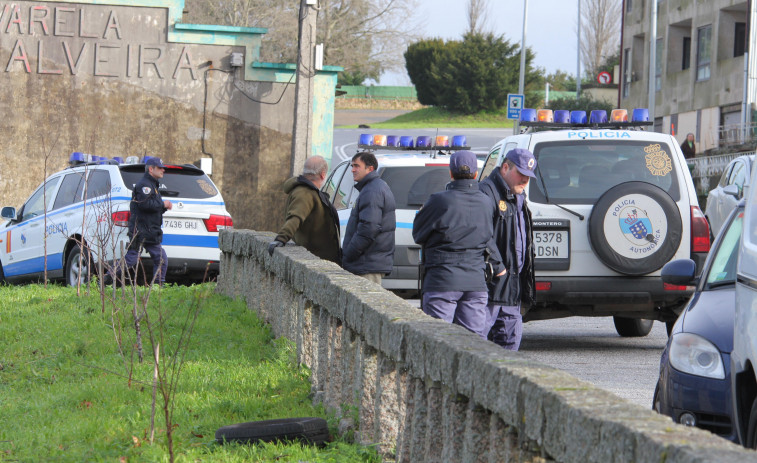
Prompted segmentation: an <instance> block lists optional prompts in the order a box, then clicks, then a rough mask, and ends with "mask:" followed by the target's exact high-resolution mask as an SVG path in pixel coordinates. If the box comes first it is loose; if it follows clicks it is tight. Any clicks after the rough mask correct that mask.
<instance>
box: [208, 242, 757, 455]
mask: <svg viewBox="0 0 757 463" xmlns="http://www.w3.org/2000/svg"><path fill="white" fill-rule="evenodd" d="M272 238H273V234H271V233H259V232H254V231H250V230H230V231H224V232H222V233H221V236H220V239H219V244H220V247H221V250H222V252H223V257H222V260H221V274H220V276H219V281H218V291H219V292H221V293H224V294H227V295H230V296H233V297H241V298H244V299H245V300H246V301H247V304H248V306H249V308H250V309H251V310H254V311H256V312H257V313H258V314H259V315H260V316H261V317H263V318H264V319H265V320H266V321H267V322H268V323H270V324H271V326H272V329H273V331H274V333H275V334H276V335H277V336H285V337H287V338H289V339H292V340H294V341H295V342H296V343H297V354H298V360H299V361H300V362H302V363H303V364H305V365H307V366H308V367H310V369H311V371H312V377H311V382H312V384H313V390H314V391H315V392H316V395H317V396H318V397H319V398H321V399H322V400H323V401H324V403H325V404H326V405H327V406H331V407H334V408H335V409H336V410H337V412H339V411H340V410H341V409H340V408H337V407H338V406H340V405H345V406H347V407H346V408H347V409H348V410H349V409H350V408H351V409H352V410H357V412H358V416H359V420H360V422H359V424H358V427H359V432H358V433H357V435H358V438H359V439H360V441H361V442H364V443H372V444H378V448H379V449H380V450H381V451H382V453H383V454H384V455H385V456H386V457H387V458H390V459H394V460H395V461H402V462H419V461H428V462H437V461H465V462H479V461H480V462H502V461H504V462H513V461H527V462H541V461H560V462H577V463H579V462H580V463H584V462H603V463H604V462H666V463H671V462H686V463H694V462H701V463H704V462H713V461H717V462H733V463H736V462H739V463H740V462H745V461H757V453H755V452H753V451H749V450H745V449H743V448H741V447H738V446H736V445H734V444H731V443H729V442H727V441H725V440H723V439H721V438H720V437H717V436H715V435H713V434H710V433H709V432H706V431H702V430H699V429H695V428H686V427H683V426H679V425H676V424H673V423H672V422H671V421H670V419H669V418H667V417H663V416H660V415H658V414H656V413H654V412H653V411H651V410H648V409H645V408H642V407H640V406H638V405H634V404H631V403H629V402H626V401H624V400H622V399H620V398H618V397H617V396H615V395H613V394H611V393H609V392H607V391H604V390H601V389H599V388H596V387H595V386H593V385H591V384H589V383H586V382H583V381H580V380H578V379H576V378H574V377H572V376H570V375H568V374H566V373H564V372H561V371H559V370H556V369H554V368H551V367H548V366H545V365H541V364H538V363H534V362H532V361H529V360H527V359H525V358H524V357H522V356H521V355H520V354H518V353H517V352H515V353H514V352H509V351H504V350H502V349H501V348H500V347H498V346H496V345H495V344H493V343H490V342H487V341H484V340H482V339H480V338H479V337H478V336H476V335H473V334H471V333H469V332H468V331H466V330H465V329H463V328H461V327H459V326H455V325H450V324H447V323H444V322H442V321H439V320H435V319H432V318H430V317H428V316H426V315H425V314H423V313H422V312H420V311H418V309H416V308H414V307H412V306H410V305H409V304H408V303H406V302H405V301H404V300H402V299H400V298H398V297H397V296H395V295H393V294H392V293H389V292H387V291H385V290H383V289H382V288H380V287H379V286H377V285H375V284H373V283H370V282H369V281H367V280H365V279H363V278H360V277H356V276H354V275H351V274H349V273H347V272H345V271H343V270H342V269H340V268H339V267H338V266H337V265H335V264H333V263H331V262H326V261H323V260H320V259H318V258H316V257H315V256H313V255H312V254H310V253H309V252H307V251H306V250H305V249H304V248H301V247H297V246H285V247H283V248H279V251H277V252H276V253H275V254H274V256H273V257H270V256H269V255H268V252H267V247H268V243H269V242H270V240H271V239H272ZM337 372H339V373H337Z"/></svg>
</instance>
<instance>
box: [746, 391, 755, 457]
mask: <svg viewBox="0 0 757 463" xmlns="http://www.w3.org/2000/svg"><path fill="white" fill-rule="evenodd" d="M746 447H747V448H750V449H755V450H757V399H754V403H752V411H751V413H749V426H747V433H746Z"/></svg>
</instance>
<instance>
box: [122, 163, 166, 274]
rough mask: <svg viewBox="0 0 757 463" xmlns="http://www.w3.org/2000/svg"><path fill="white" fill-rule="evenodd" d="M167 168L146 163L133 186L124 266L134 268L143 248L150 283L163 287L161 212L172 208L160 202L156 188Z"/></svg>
mask: <svg viewBox="0 0 757 463" xmlns="http://www.w3.org/2000/svg"><path fill="white" fill-rule="evenodd" d="M165 171H166V166H164V165H163V162H162V161H161V160H160V158H157V157H152V158H150V159H148V160H147V162H145V175H144V176H143V177H142V178H141V179H140V180H139V182H137V184H136V185H135V186H134V191H132V194H131V203H130V204H129V212H130V214H129V233H128V234H129V250H128V252H127V253H126V256H125V257H124V261H125V263H126V266H127V267H129V268H133V267H135V266H136V265H137V262H138V261H139V256H140V254H141V253H142V249H144V250H145V251H147V253H148V254H150V258H151V259H152V263H153V271H152V273H153V275H152V281H153V282H154V283H158V284H160V285H162V284H163V283H165V281H166V270H167V269H168V256H167V255H166V251H165V250H164V249H163V246H162V243H163V230H162V229H161V227H162V226H163V213H164V212H165V211H167V210H169V209H171V208H172V207H173V205H172V204H171V201H168V200H163V197H161V196H160V192H159V191H158V188H159V187H160V183H159V182H160V179H162V178H163V174H164V173H165Z"/></svg>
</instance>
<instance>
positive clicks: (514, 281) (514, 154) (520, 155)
mask: <svg viewBox="0 0 757 463" xmlns="http://www.w3.org/2000/svg"><path fill="white" fill-rule="evenodd" d="M535 169H536V159H535V158H534V155H533V153H531V151H529V150H527V149H524V148H515V149H512V150H510V151H508V152H507V154H506V155H505V160H504V162H503V163H502V165H501V166H499V167H498V168H496V169H494V170H493V171H492V173H491V174H489V176H488V177H487V178H486V179H485V180H483V181H481V184H480V188H481V191H482V192H484V193H485V194H486V195H487V196H489V197H490V198H491V199H492V200H493V203H494V206H493V209H492V211H493V215H494V239H495V240H496V242H497V247H498V249H499V253H500V255H501V256H502V259H504V263H505V268H506V269H507V273H506V274H505V275H503V276H497V277H495V278H494V279H493V280H492V281H491V283H490V284H489V326H490V327H491V330H490V331H489V339H491V340H492V341H494V342H495V343H496V344H499V345H500V346H502V347H504V348H505V349H508V350H518V349H519V348H520V341H521V338H522V337H523V317H522V316H521V311H520V309H521V305H522V304H523V303H525V304H531V303H533V300H534V294H535V293H534V289H535V286H536V281H535V278H534V245H533V231H532V225H533V224H532V220H531V212H530V211H529V210H528V204H527V203H526V193H525V189H526V186H528V182H529V180H530V179H531V178H533V177H535V175H534V170H535Z"/></svg>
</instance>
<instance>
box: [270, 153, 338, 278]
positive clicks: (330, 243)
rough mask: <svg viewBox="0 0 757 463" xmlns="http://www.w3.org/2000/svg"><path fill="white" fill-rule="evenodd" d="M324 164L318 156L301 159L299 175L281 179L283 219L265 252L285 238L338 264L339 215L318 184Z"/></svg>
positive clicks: (320, 183) (283, 241) (323, 160)
mask: <svg viewBox="0 0 757 463" xmlns="http://www.w3.org/2000/svg"><path fill="white" fill-rule="evenodd" d="M327 171H328V164H327V163H326V160H325V159H323V158H322V157H320V156H312V157H309V158H308V159H307V160H305V169H304V170H303V172H302V175H300V176H299V177H292V178H290V179H289V180H287V181H286V182H284V185H283V188H284V192H285V193H287V194H288V195H289V197H288V198H287V209H286V222H284V225H283V226H282V227H281V229H280V230H279V234H278V235H276V239H274V240H273V241H272V242H271V244H269V245H268V253H269V254H270V255H271V256H273V251H274V250H275V249H276V248H277V247H280V246H284V245H285V244H286V243H287V241H289V240H291V239H294V242H295V243H297V244H298V245H300V246H303V247H304V248H305V249H307V250H308V251H310V252H312V253H313V254H315V255H316V256H318V257H320V258H321V259H326V260H330V261H332V262H336V263H337V264H339V265H341V262H342V250H341V248H340V246H339V243H340V240H339V216H338V215H337V213H336V209H334V206H333V205H332V204H331V201H329V197H328V195H327V194H326V193H323V192H322V191H321V190H320V188H321V186H322V185H323V182H324V181H326V173H327Z"/></svg>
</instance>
